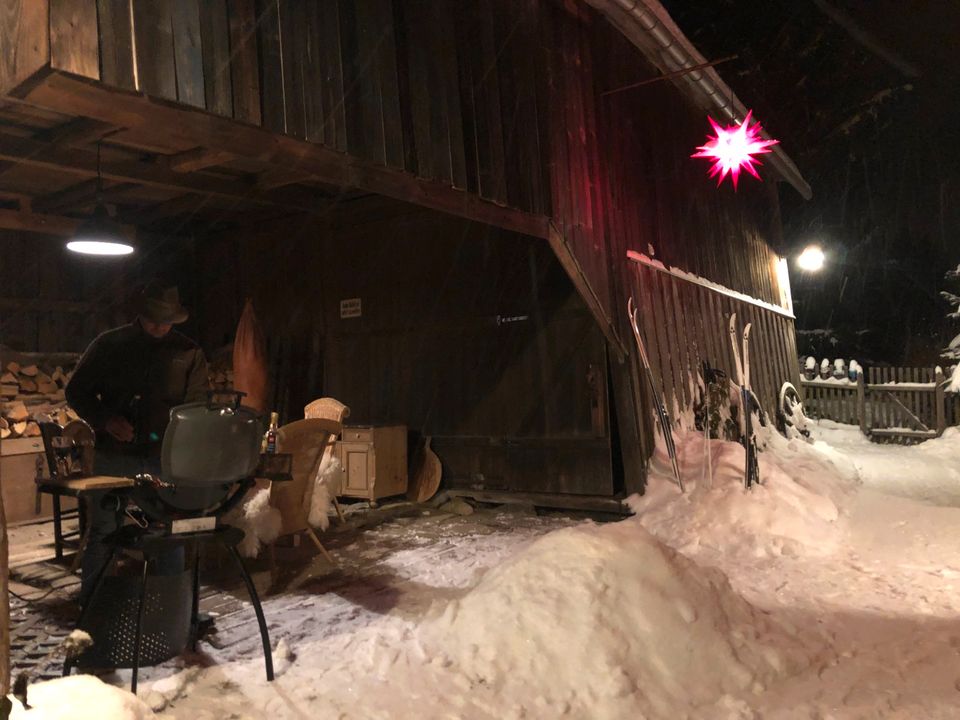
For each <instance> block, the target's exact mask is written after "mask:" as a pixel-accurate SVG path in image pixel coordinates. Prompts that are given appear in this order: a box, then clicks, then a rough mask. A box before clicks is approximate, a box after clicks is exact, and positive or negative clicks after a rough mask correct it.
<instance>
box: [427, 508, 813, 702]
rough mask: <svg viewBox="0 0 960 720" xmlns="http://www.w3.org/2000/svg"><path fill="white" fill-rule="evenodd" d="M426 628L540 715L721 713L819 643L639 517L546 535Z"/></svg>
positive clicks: (481, 676) (484, 682)
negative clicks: (807, 642)
mask: <svg viewBox="0 0 960 720" xmlns="http://www.w3.org/2000/svg"><path fill="white" fill-rule="evenodd" d="M421 638H422V642H423V644H424V646H425V647H427V648H431V647H432V648H434V649H435V651H436V652H437V653H441V654H442V657H443V659H444V663H445V664H449V665H450V670H451V671H454V672H459V673H463V674H465V675H466V677H467V678H468V680H469V682H470V685H471V687H474V686H483V687H486V688H489V689H490V690H492V691H493V692H494V693H495V694H496V695H497V696H499V697H502V698H504V699H506V700H508V704H509V701H510V700H512V701H515V702H516V703H519V704H520V705H521V706H523V707H524V708H525V710H526V711H527V712H529V713H532V715H529V716H532V717H557V716H560V715H564V714H569V715H570V716H572V717H603V718H636V717H664V718H665V717H680V716H682V715H683V713H682V712H681V710H680V709H681V708H684V709H686V710H690V711H692V710H694V709H697V708H700V709H702V710H703V711H704V712H706V714H705V715H703V716H704V717H715V715H714V714H713V710H709V709H710V708H714V710H715V709H717V708H716V703H720V704H721V705H723V706H725V705H728V704H730V702H731V701H732V700H734V699H736V698H738V697H741V696H749V695H751V694H754V693H760V692H762V691H763V690H764V689H766V688H767V687H769V685H770V684H771V683H773V682H774V681H775V680H776V679H778V678H780V677H783V676H785V675H788V674H793V673H796V672H799V671H800V670H801V669H802V668H805V667H808V666H809V664H810V662H811V658H812V656H813V655H814V654H815V652H814V651H811V649H809V648H805V647H804V646H803V645H802V644H801V641H800V640H799V639H798V638H797V633H796V631H795V630H794V629H793V628H785V627H782V626H780V625H777V624H775V623H774V622H773V621H772V620H771V619H770V618H769V617H768V616H767V615H766V614H765V613H763V612H762V611H759V610H757V609H755V608H753V607H752V606H751V605H749V604H748V603H747V602H746V601H745V600H743V599H742V598H741V597H740V596H739V595H737V594H736V593H735V592H734V591H733V590H732V589H731V587H730V584H729V582H728V581H727V579H726V577H725V576H724V575H723V574H722V573H720V572H719V571H718V570H715V569H710V568H701V567H698V566H696V565H695V564H694V563H693V562H692V561H690V560H688V559H686V558H685V557H683V556H682V555H680V554H678V553H676V552H675V551H673V550H671V549H670V548H668V547H666V546H665V545H663V544H662V543H660V542H659V541H658V540H657V539H656V538H654V537H653V536H652V535H650V534H649V533H648V532H647V531H646V530H644V528H643V527H642V526H641V524H640V521H639V520H638V519H636V518H633V519H629V520H624V521H622V522H619V523H616V524H608V525H602V526H598V525H594V524H591V523H587V524H584V525H581V526H578V527H574V528H568V529H564V530H559V531H556V532H553V533H550V534H549V535H547V536H544V537H542V538H540V539H539V540H537V541H535V542H534V543H533V544H531V545H530V546H529V547H528V548H527V549H526V550H524V551H522V552H520V553H519V554H517V555H516V556H514V557H513V558H511V559H509V560H508V561H507V562H505V563H504V564H502V565H500V566H499V567H497V568H495V569H493V570H491V571H490V572H488V573H487V574H486V575H485V576H484V577H483V579H482V580H481V581H480V583H479V584H478V585H477V587H476V588H474V589H473V590H471V591H470V592H469V593H468V594H467V595H466V596H464V597H463V598H461V599H459V600H454V601H452V602H450V603H449V604H448V605H446V608H445V609H444V610H443V612H442V614H441V615H440V616H439V617H438V618H436V619H434V620H432V621H430V622H428V623H426V624H425V625H424V626H423V627H422V628H421ZM734 704H736V703H734ZM522 714H523V713H521V715H522Z"/></svg>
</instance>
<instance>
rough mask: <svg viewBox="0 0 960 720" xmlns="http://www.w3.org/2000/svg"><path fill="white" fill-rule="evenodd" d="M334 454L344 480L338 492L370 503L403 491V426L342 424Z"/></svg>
mask: <svg viewBox="0 0 960 720" xmlns="http://www.w3.org/2000/svg"><path fill="white" fill-rule="evenodd" d="M340 437H341V438H342V439H341V440H339V441H338V442H337V457H338V458H339V459H340V464H341V465H342V466H343V471H344V475H345V477H346V479H345V480H344V483H343V487H341V488H340V492H339V493H338V494H339V495H342V496H344V497H358V498H365V499H367V500H369V501H370V502H371V503H376V501H377V500H379V499H380V498H384V497H390V496H391V495H402V494H404V493H405V492H406V491H407V428H406V426H405V425H391V426H384V427H370V426H360V427H356V426H355V427H350V426H348V427H344V428H343V432H342V433H341V435H340Z"/></svg>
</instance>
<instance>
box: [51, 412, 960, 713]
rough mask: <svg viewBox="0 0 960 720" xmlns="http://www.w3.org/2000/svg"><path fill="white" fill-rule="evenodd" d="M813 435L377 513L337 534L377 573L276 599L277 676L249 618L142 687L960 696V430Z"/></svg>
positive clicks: (498, 700)
mask: <svg viewBox="0 0 960 720" xmlns="http://www.w3.org/2000/svg"><path fill="white" fill-rule="evenodd" d="M815 436H816V443H815V444H812V445H811V444H807V443H803V442H801V441H798V440H793V441H789V442H788V441H786V440H784V439H782V438H780V437H779V436H771V437H768V438H767V439H766V449H765V450H764V452H762V453H761V456H760V460H761V463H760V471H761V478H762V479H763V482H764V484H763V485H761V486H759V487H756V488H754V489H753V490H752V491H750V492H746V491H744V490H743V488H742V472H743V449H742V448H741V447H740V446H738V445H736V444H733V443H724V442H720V441H713V442H711V443H710V445H709V452H710V453H711V458H712V463H711V465H712V468H713V471H714V472H713V477H712V478H710V479H709V482H705V478H703V475H702V469H703V467H704V460H705V459H706V451H707V447H705V445H704V442H703V440H702V436H701V435H699V434H696V433H686V434H683V433H681V434H680V436H678V441H679V442H678V446H679V449H680V454H681V461H682V468H683V472H684V476H685V478H686V479H687V483H688V490H689V492H688V493H687V494H686V495H683V496H681V495H680V494H679V492H678V490H677V488H676V487H675V486H674V485H673V484H672V483H671V482H670V479H669V475H668V474H665V475H658V474H657V473H655V474H654V476H653V477H651V482H650V488H649V491H648V493H647V494H646V496H644V497H643V498H639V499H636V501H635V502H634V505H635V508H636V510H637V513H638V514H637V516H636V517H635V518H632V519H628V520H625V521H622V522H619V523H609V524H603V525H596V524H594V523H590V522H574V521H571V520H567V519H561V518H537V517H536V516H534V515H532V514H530V513H516V512H509V511H505V510H486V511H482V512H480V513H478V514H477V515H475V516H473V517H468V518H453V517H450V516H446V517H444V516H437V515H436V514H433V515H430V516H424V517H421V518H415V519H410V520H407V521H404V522H401V523H393V524H389V525H386V526H383V527H382V528H379V529H377V530H374V531H371V532H370V533H369V534H368V535H369V538H368V539H367V541H366V543H367V544H366V545H363V546H360V545H358V546H356V547H345V548H341V549H340V552H339V553H338V559H339V560H340V562H341V563H342V564H343V565H344V566H345V567H346V566H349V563H350V562H351V557H352V555H353V556H355V555H358V554H361V553H365V554H370V557H369V558H368V559H372V560H373V561H375V564H377V565H378V566H379V567H380V572H379V573H373V574H367V575H366V576H364V577H355V578H352V579H351V578H343V579H342V581H341V582H340V583H337V582H334V583H333V584H332V585H331V584H330V580H329V579H327V580H324V581H323V582H321V578H317V579H314V580H311V579H310V578H309V577H305V578H303V577H302V578H300V579H299V580H298V581H297V583H294V584H293V585H292V586H291V589H290V590H289V591H288V592H287V593H286V594H283V595H278V596H274V597H271V598H270V599H269V600H268V601H267V603H266V608H265V609H266V612H267V617H268V619H269V621H270V623H271V632H272V634H273V639H274V643H275V644H277V645H278V646H279V647H278V650H277V652H276V658H275V659H276V662H277V666H278V678H277V680H276V682H274V683H272V684H267V683H266V682H264V680H263V674H262V673H263V667H262V661H261V658H260V655H259V649H258V639H257V636H256V631H255V626H254V624H253V622H252V620H251V619H250V618H246V617H241V616H236V615H234V616H231V617H230V618H224V619H223V622H222V623H220V624H221V628H220V638H219V641H218V642H217V646H218V647H211V646H209V645H206V646H205V647H204V653H203V654H202V655H201V657H199V658H192V659H188V667H186V668H185V669H182V670H179V669H178V668H177V667H174V666H173V665H171V666H169V667H165V668H155V669H151V670H150V671H149V676H148V677H149V678H150V679H152V680H153V682H152V683H151V682H150V680H149V679H148V681H147V682H146V683H144V685H143V687H144V688H145V690H144V691H142V693H141V697H142V698H143V699H144V700H145V701H146V702H147V703H148V704H149V705H150V706H152V707H153V708H154V710H155V711H156V712H157V715H158V716H160V717H168V718H184V719H189V720H204V719H205V718H210V719H211V720H212V719H213V718H238V719H239V718H263V717H270V718H271V720H274V719H276V720H280V719H281V718H307V717H309V718H321V719H322V718H398V719H403V718H417V719H418V720H420V719H421V718H478V719H480V720H485V719H488V718H489V719H492V718H557V717H570V718H625V719H626V718H631V719H633V718H671V719H672V718H680V717H689V718H737V719H748V718H750V719H754V720H757V719H759V718H786V719H788V720H790V719H794V718H796V719H800V718H803V719H808V718H809V719H813V718H818V719H820V720H826V719H828V718H829V719H838V720H839V719H840V718H850V719H853V718H865V717H871V718H872V717H881V718H904V719H905V718H911V719H912V718H951V717H960V710H958V708H960V689H958V688H960V663H958V662H957V661H958V655H960V621H958V619H957V617H958V609H960V599H958V598H957V592H956V590H957V588H958V585H960V555H958V553H957V548H958V543H960V507H958V506H960V501H958V500H960V489H958V488H957V487H956V486H957V484H958V482H960V480H958V478H960V433H958V432H957V431H955V430H950V431H948V433H947V434H946V435H945V436H944V437H943V438H941V439H939V440H935V441H930V442H928V443H925V444H923V445H920V446H917V447H909V448H904V447H898V446H892V445H872V444H870V443H869V442H868V441H866V440H865V439H864V438H862V437H861V436H859V432H858V431H857V430H856V429H855V428H849V427H845V426H836V425H832V424H829V423H824V424H822V425H820V426H818V427H816V428H815ZM657 464H659V465H663V466H664V467H665V464H664V463H662V462H659V463H657ZM181 665H182V663H181ZM121 681H122V678H121V679H118V682H121ZM38 717H47V716H38ZM130 717H132V716H130ZM138 717H139V716H138ZM101 720H107V718H101Z"/></svg>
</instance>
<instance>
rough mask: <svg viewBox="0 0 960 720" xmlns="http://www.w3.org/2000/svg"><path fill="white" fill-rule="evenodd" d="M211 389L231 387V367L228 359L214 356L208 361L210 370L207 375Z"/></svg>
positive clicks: (228, 388)
mask: <svg viewBox="0 0 960 720" xmlns="http://www.w3.org/2000/svg"><path fill="white" fill-rule="evenodd" d="M207 377H208V380H209V382H210V389H211V390H231V389H233V368H232V367H230V359H229V358H222V357H216V356H215V357H214V358H213V359H212V360H211V361H210V371H209V373H208V375H207Z"/></svg>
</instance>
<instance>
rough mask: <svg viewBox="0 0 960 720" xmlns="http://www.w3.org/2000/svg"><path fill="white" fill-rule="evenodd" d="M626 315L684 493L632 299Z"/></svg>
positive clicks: (666, 420)
mask: <svg viewBox="0 0 960 720" xmlns="http://www.w3.org/2000/svg"><path fill="white" fill-rule="evenodd" d="M627 315H628V316H629V317H630V326H631V327H632V328H633V338H634V340H636V341H637V352H638V353H639V354H640V362H641V363H642V364H643V369H644V371H645V374H646V376H647V381H648V382H649V383H650V396H651V397H652V398H653V404H654V405H655V406H656V411H657V423H658V424H659V425H660V432H661V433H662V435H663V443H664V445H666V447H667V455H669V456H670V464H671V465H672V466H673V477H674V478H675V479H676V481H677V485H678V486H679V487H680V492H686V490H685V489H684V487H683V479H682V478H681V477H680V465H679V463H678V462H677V446H676V444H675V443H674V442H673V431H672V430H671V427H672V426H671V425H670V416H669V415H667V408H666V407H664V404H663V396H662V395H661V394H660V391H659V390H658V389H657V381H656V380H654V378H653V370H652V369H651V367H650V358H649V357H648V356H647V348H646V346H645V345H644V344H643V338H641V337H640V328H639V327H638V326H637V308H636V306H635V305H634V304H633V298H632V297H631V298H630V299H629V300H627Z"/></svg>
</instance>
